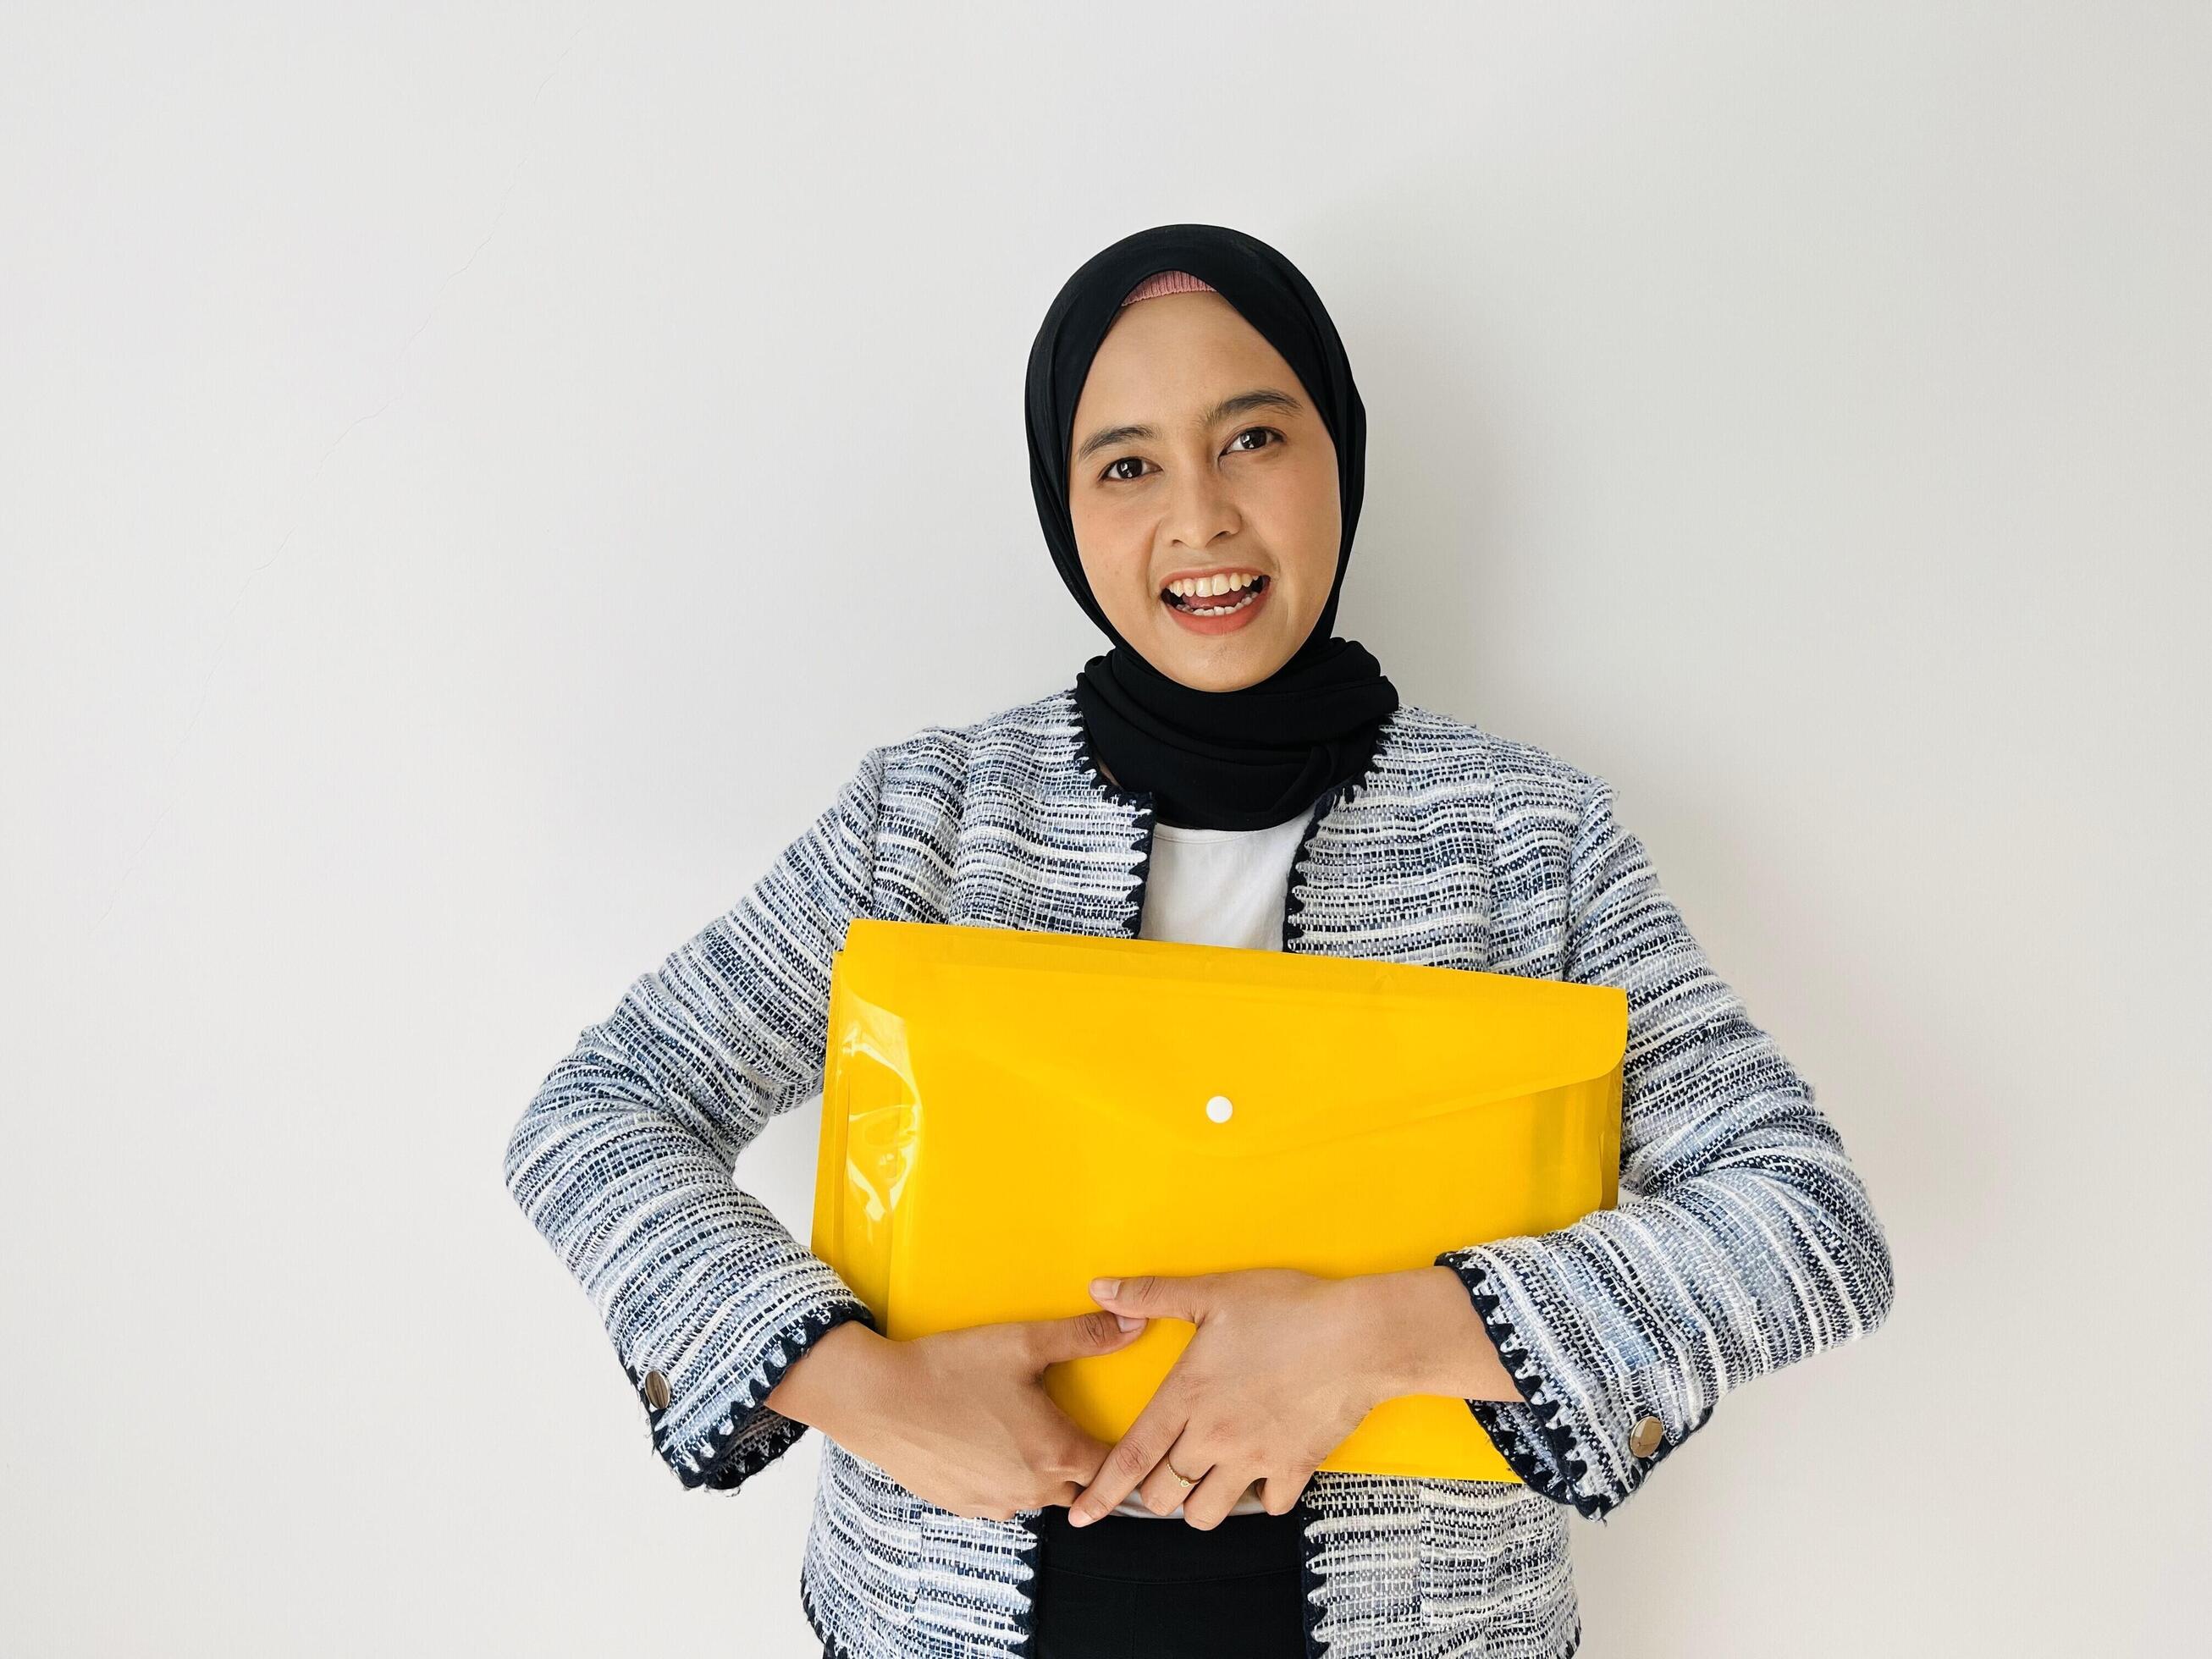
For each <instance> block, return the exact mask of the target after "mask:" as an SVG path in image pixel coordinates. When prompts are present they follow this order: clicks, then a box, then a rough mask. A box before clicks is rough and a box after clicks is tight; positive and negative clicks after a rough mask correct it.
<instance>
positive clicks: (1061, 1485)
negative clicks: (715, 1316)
mask: <svg viewBox="0 0 2212 1659" xmlns="http://www.w3.org/2000/svg"><path fill="white" fill-rule="evenodd" d="M1144 1328H1145V1326H1144V1322H1143V1321H1142V1320H1141V1319H1137V1320H1133V1321H1131V1322H1130V1326H1129V1328H1128V1329H1127V1330H1124V1329H1122V1328H1121V1323H1120V1322H1119V1320H1117V1319H1116V1317H1115V1315H1114V1314H1113V1313H1111V1312H1110V1311H1108V1312H1097V1313H1083V1314H1072V1315H1070V1316H1067V1317H1066V1318H1064V1319H1031V1320H1014V1321H1009V1322H1003V1323H999V1324H991V1325H970V1326H967V1327H964V1328H962V1329H959V1330H952V1331H940V1332H939V1333H938V1334H935V1335H933V1336H918V1337H915V1338H913V1339H911V1340H905V1341H893V1340H889V1339H887V1338H884V1337H882V1336H879V1335H877V1334H876V1333H874V1332H873V1331H870V1330H867V1329H866V1328H865V1327H864V1326H861V1325H860V1323H859V1322H857V1321H855V1322H848V1323H847V1324H844V1325H841V1326H839V1327H837V1328H836V1329H835V1330H832V1331H830V1332H829V1333H827V1334H825V1335H824V1336H823V1338H822V1340H821V1341H820V1342H818V1343H817V1345H816V1349H815V1350H814V1351H810V1352H807V1353H806V1354H805V1355H803V1356H801V1358H799V1360H798V1361H796V1362H795V1363H794V1364H793V1366H792V1368H791V1370H789V1371H788V1372H787V1373H786V1374H785V1376H784V1379H783V1381H782V1382H781V1383H779V1384H778V1385H777V1388H776V1389H775V1392H773V1393H771V1394H770V1395H769V1401H768V1403H769V1405H770V1406H771V1407H776V1408H777V1409H779V1410H781V1409H783V1407H781V1405H779V1403H778V1396H779V1395H784V1391H785V1390H786V1389H791V1386H792V1384H793V1382H794V1381H796V1382H797V1383H798V1387H797V1388H796V1389H792V1392H791V1393H790V1394H789V1395H787V1400H788V1401H789V1403H790V1405H791V1407H792V1409H791V1410H789V1411H787V1413H786V1415H789V1416H798V1417H799V1420H801V1421H803V1422H806V1423H809V1424H811V1425H813V1426H815V1427H817V1428H819V1429H820V1430H821V1431H822V1432H823V1433H824V1434H826V1435H828V1436H829V1437H830V1438H831V1439H833V1440H835V1441H836V1443H838V1444H839V1445H841V1446H842V1447H844V1448H845V1449H846V1450H848V1451H849V1452H852V1453H853V1454H854V1455H856V1456H860V1457H864V1458H866V1459H867V1461H868V1462H872V1463H873V1464H875V1465H876V1466H877V1467H878V1468H881V1469H883V1470H884V1472H885V1473H886V1474H889V1475H890V1477H891V1479H893V1480H896V1481H897V1482H898V1483H899V1485H901V1486H904V1487H905V1488H906V1489H907V1490H908V1492H913V1493H914V1494H915V1496H917V1497H919V1498H922V1499H924V1500H925V1501H927V1502H928V1503H931V1504H936V1505H937V1506H938V1507H939V1509H945V1510H951V1511H952V1512H953V1513H954V1514H955V1515H961V1516H967V1517H969V1519H971V1520H974V1519H981V1518H984V1517H988V1518H989V1519H991V1520H994V1521H1011V1520H1012V1519H1013V1518H1014V1512H1015V1511H1016V1510H1028V1509H1042V1508H1044V1507H1045V1506H1046V1505H1047V1504H1067V1503H1071V1502H1073V1500H1074V1498H1075V1495H1076V1494H1077V1493H1078V1492H1080V1491H1081V1490H1082V1487H1083V1483H1084V1482H1085V1481H1086V1480H1091V1479H1092V1478H1093V1477H1094V1476H1096V1475H1097V1473H1098V1468H1099V1465H1100V1463H1101V1462H1103V1460H1104V1458H1105V1455H1106V1443H1105V1442H1103V1440H1100V1439H1099V1438H1097V1437H1096V1436H1095V1435H1092V1434H1091V1433H1089V1432H1087V1431H1085V1430H1084V1429H1082V1428H1080V1427H1079V1426H1077V1425H1076V1423H1075V1422H1074V1420H1073V1419H1071V1418H1070V1417H1069V1416H1068V1415H1067V1413H1065V1412H1063V1411H1062V1410H1060V1406H1059V1404H1058V1403H1057V1402H1056V1401H1054V1399H1053V1398H1052V1396H1051V1395H1048V1394H1047V1393H1046V1392H1045V1389H1044V1385H1043V1383H1042V1377H1043V1375H1044V1370H1045V1367H1046V1366H1048V1365H1051V1364H1056V1363H1057V1362H1059V1361H1060V1360H1063V1359H1077V1358H1082V1357H1083V1356H1085V1355H1086V1354H1101V1353H1112V1352H1115V1350H1116V1349H1119V1348H1121V1347H1125V1346H1127V1344H1128V1343H1129V1342H1130V1341H1132V1340H1133V1339H1134V1338H1135V1336H1136V1334H1137V1333H1138V1332H1139V1331H1141V1330H1143V1329H1144ZM848 1330H850V1331H857V1332H860V1333H862V1336H856V1337H854V1338H853V1339H851V1340H850V1341H849V1342H848V1343H847V1344H846V1345H845V1346H843V1347H842V1348H841V1349H840V1350H839V1351H838V1352H840V1353H841V1354H842V1355H843V1356H844V1357H843V1358H833V1357H832V1356H830V1355H829V1354H826V1353H824V1352H820V1351H822V1350H824V1349H827V1348H828V1346H829V1342H830V1340H831V1339H832V1338H834V1337H838V1336H841V1335H842V1334H843V1333H845V1332H846V1331H848ZM864 1338H865V1339H866V1340H863V1339H864ZM825 1358H829V1359H830V1360H831V1364H830V1368H829V1370H826V1371H823V1370H818V1369H817V1370H816V1371H815V1372H814V1373H812V1374H810V1375H808V1376H803V1377H802V1376H801V1375H800V1374H801V1373H802V1372H805V1371H806V1370H807V1369H808V1368H809V1367H810V1366H816V1367H819V1365H820V1364H821V1362H822V1361H823V1359H825ZM801 1413H805V1414H804V1415H801Z"/></svg>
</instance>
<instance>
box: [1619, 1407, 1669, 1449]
mask: <svg viewBox="0 0 2212 1659" xmlns="http://www.w3.org/2000/svg"><path fill="white" fill-rule="evenodd" d="M1666 1436H1667V1425H1665V1424H1664V1423H1662V1422H1661V1421H1660V1420H1659V1419H1657V1418H1656V1417H1639V1418H1638V1419H1636V1426H1635V1428H1634V1429H1632V1431H1630V1432H1629V1436H1628V1449H1629V1450H1631V1451H1632V1452H1634V1453H1635V1454H1636V1455H1638V1457H1649V1456H1650V1455H1651V1454H1652V1453H1653V1452H1656V1451H1657V1450H1658V1449H1659V1443H1660V1442H1661V1441H1662V1440H1663V1439H1665V1438H1666Z"/></svg>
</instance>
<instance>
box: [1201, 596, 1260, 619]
mask: <svg viewBox="0 0 2212 1659" xmlns="http://www.w3.org/2000/svg"><path fill="white" fill-rule="evenodd" d="M1259 597H1260V596H1259V595H1258V594H1257V593H1247V594H1246V595H1245V596H1244V597H1243V599H1239V600H1237V603H1236V604H1234V605H1213V606H1211V607H1208V608H1206V609H1204V610H1201V609H1200V608H1198V607H1197V606H1195V605H1194V606H1193V607H1192V608H1191V611H1190V614H1191V615H1192V616H1194V617H1225V616H1227V615H1228V614H1229V613H1230V612H1231V611H1242V610H1243V608H1244V607H1245V606H1246V605H1250V604H1252V603H1253V602H1254V601H1255V600H1256V599H1258V598H1259Z"/></svg>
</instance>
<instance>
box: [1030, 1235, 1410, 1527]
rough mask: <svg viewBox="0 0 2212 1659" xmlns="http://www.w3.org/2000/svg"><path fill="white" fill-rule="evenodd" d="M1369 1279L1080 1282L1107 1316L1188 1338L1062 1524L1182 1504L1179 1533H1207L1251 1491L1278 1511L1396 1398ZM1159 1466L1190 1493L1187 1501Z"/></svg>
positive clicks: (1161, 1511) (1297, 1276)
mask: <svg viewBox="0 0 2212 1659" xmlns="http://www.w3.org/2000/svg"><path fill="white" fill-rule="evenodd" d="M1382 1277H1383V1276H1381V1275H1365V1276H1362V1277H1359V1278H1354V1279H1322V1278H1318V1277H1316V1275H1314V1274H1312V1273H1301V1272H1299V1271H1297V1269H1295V1268H1291V1267H1262V1268H1255V1269H1249V1270H1247V1271H1243V1272H1237V1273H1197V1274H1192V1275H1188V1276H1184V1277H1176V1278H1170V1277H1166V1276H1159V1277H1151V1278H1141V1279H1121V1280H1118V1281H1117V1280H1114V1279H1093V1280H1092V1281H1091V1294H1092V1295H1093V1296H1094V1297H1097V1300H1098V1301H1099V1303H1100V1304H1102V1305H1103V1306H1104V1307H1106V1308H1109V1309H1110V1310H1113V1311H1114V1312H1115V1313H1121V1314H1135V1315H1137V1316H1139V1317H1140V1318H1147V1319H1151V1318H1160V1317H1166V1318H1171V1319H1187V1320H1189V1321H1190V1322H1192V1323H1193V1324H1194V1325H1196V1326H1197V1327H1198V1331H1197V1334H1195V1335H1194V1336H1193V1337H1192V1338H1191V1340H1190V1345H1189V1346H1188V1347H1186V1348H1185V1349H1184V1350H1183V1351H1182V1354H1181V1355H1180V1356H1179V1357H1178V1358H1177V1359H1176V1363H1175V1367H1174V1369H1173V1370H1170V1371H1169V1373H1168V1374H1167V1376H1165V1377H1164V1379H1163V1380H1162V1381H1161V1383H1160V1386H1159V1388H1158V1389H1157V1390H1156V1391H1155V1392H1154V1393H1153V1395H1152V1401H1151V1403H1150V1404H1148V1405H1147V1406H1146V1407H1145V1409H1144V1410H1143V1412H1141V1413H1139V1415H1138V1418H1137V1420H1136V1421H1135V1422H1134V1423H1133V1424H1131V1425H1129V1431H1128V1432H1127V1434H1125V1435H1123V1436H1122V1437H1121V1440H1120V1442H1119V1443H1117V1444H1115V1446H1114V1447H1113V1449H1111V1450H1110V1451H1109V1452H1108V1453H1107V1454H1106V1457H1105V1461H1104V1465H1103V1468H1100V1469H1099V1471H1098V1473H1097V1478H1096V1479H1095V1480H1091V1484H1090V1485H1089V1486H1087V1487H1086V1488H1085V1490H1084V1492H1083V1493H1082V1495H1081V1497H1080V1498H1079V1500H1078V1501H1076V1502H1074V1503H1073V1504H1069V1506H1068V1508H1069V1520H1070V1521H1071V1522H1072V1523H1073V1524H1074V1525H1076V1526H1082V1525H1084V1524H1085V1523H1086V1522H1090V1521H1094V1520H1097V1518H1098V1517H1099V1516H1103V1515H1105V1514H1107V1513H1109V1511H1110V1510H1112V1509H1113V1508H1114V1506H1115V1504H1119V1503H1120V1502H1121V1499H1122V1498H1125V1497H1127V1495H1128V1494H1129V1492H1131V1491H1132V1490H1135V1491H1138V1492H1140V1494H1141V1495H1142V1497H1143V1499H1144V1501H1145V1504H1146V1506H1147V1507H1148V1508H1150V1509H1151V1510H1152V1511H1153V1512H1154V1513H1155V1514H1158V1515H1167V1514H1170V1513H1172V1512H1173V1510H1174V1509H1175V1506H1176V1504H1182V1512H1183V1519H1184V1520H1185V1521H1187V1522H1189V1523H1190V1524H1191V1525H1192V1526H1194V1527H1198V1528H1202V1529H1210V1528H1213V1527H1215V1526H1217V1525H1218V1524H1219V1523H1220V1522H1221V1521H1222V1519H1223V1518H1224V1517H1225V1516H1227V1515H1228V1513H1229V1511H1230V1509H1231V1506H1233V1505H1234V1504H1236V1502H1237V1499H1238V1498H1240V1497H1242V1496H1243V1492H1244V1490H1245V1488H1246V1487H1247V1486H1250V1485H1251V1484H1252V1483H1253V1482H1254V1481H1255V1480H1256V1481H1258V1482H1260V1483H1261V1489H1260V1502H1261V1505H1262V1507H1264V1508H1265V1509H1266V1510H1267V1512H1268V1513H1269V1514H1270V1515H1282V1514H1285V1513H1287V1512H1288V1511H1289V1510H1290V1508H1291V1505H1292V1504H1295V1503H1297V1498H1298V1494H1299V1493H1300V1492H1304V1490H1305V1486H1306V1482H1307V1481H1308V1480H1310V1479H1311V1478H1312V1477H1313V1473H1314V1471H1315V1469H1316V1468H1319V1467H1320V1464H1321V1461H1322V1459H1323V1458H1324V1457H1327V1456H1328V1455H1329V1454H1330V1453H1331V1452H1333V1451H1334V1450H1335V1449H1337V1448H1338V1447H1339V1446H1340V1445H1342V1444H1343V1443H1344V1442H1345V1440H1346V1437H1349V1436H1350V1434H1351V1433H1352V1431H1353V1430H1354V1429H1356V1428H1358V1426H1359V1424H1360V1421H1361V1419H1364V1417H1365V1416H1366V1415H1367V1413H1369V1412H1370V1411H1371V1410H1373V1409H1374V1408H1375V1407H1376V1406H1377V1405H1380V1404H1381V1403H1382V1402H1383V1401H1385V1400H1388V1399H1391V1398H1393V1397H1394V1396H1395V1395H1397V1394H1399V1393H1401V1392H1405V1390H1404V1389H1401V1388H1400V1387H1399V1386H1398V1384H1399V1379H1400V1376H1401V1370H1400V1359H1401V1354H1400V1350H1401V1348H1402V1346H1403V1341H1402V1339H1401V1338H1394V1336H1393V1335H1392V1334H1391V1333H1390V1331H1389V1329H1388V1327H1387V1313H1388V1304H1386V1302H1385V1301H1384V1299H1383V1298H1382V1297H1378V1296H1376V1295H1375V1294H1373V1293H1372V1291H1371V1290H1370V1285H1373V1284H1374V1283H1375V1282H1376V1281H1377V1280H1379V1279H1381V1278H1382ZM1117 1287H1118V1288H1117ZM1171 1468H1172V1469H1173V1470H1179V1471H1180V1472H1181V1473H1182V1474H1186V1475H1188V1476H1190V1477H1191V1478H1192V1479H1194V1480H1196V1481H1197V1482H1198V1484H1197V1485H1196V1486H1192V1487H1190V1488H1188V1491H1186V1490H1185V1488H1184V1486H1183V1485H1182V1482H1181V1481H1180V1480H1176V1478H1175V1475H1174V1474H1173V1473H1171ZM1054 1501H1055V1502H1058V1501H1061V1500H1058V1499H1055V1500H1054Z"/></svg>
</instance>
